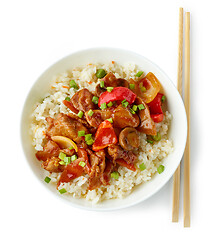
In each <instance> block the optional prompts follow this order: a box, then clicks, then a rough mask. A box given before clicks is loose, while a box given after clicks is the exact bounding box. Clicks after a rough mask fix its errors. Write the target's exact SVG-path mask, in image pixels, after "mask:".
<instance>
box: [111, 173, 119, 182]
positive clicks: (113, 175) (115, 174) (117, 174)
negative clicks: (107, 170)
mask: <svg viewBox="0 0 219 240" xmlns="http://www.w3.org/2000/svg"><path fill="white" fill-rule="evenodd" d="M110 176H111V178H114V179H116V180H117V179H119V173H118V172H112V173H111V174H110Z"/></svg>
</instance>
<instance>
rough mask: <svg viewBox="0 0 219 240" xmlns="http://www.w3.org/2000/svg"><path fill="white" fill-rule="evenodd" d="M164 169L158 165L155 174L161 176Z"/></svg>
mask: <svg viewBox="0 0 219 240" xmlns="http://www.w3.org/2000/svg"><path fill="white" fill-rule="evenodd" d="M164 169H165V167H164V166H163V165H160V166H159V167H158V168H157V172H158V173H159V174H161V173H162V172H163V171H164Z"/></svg>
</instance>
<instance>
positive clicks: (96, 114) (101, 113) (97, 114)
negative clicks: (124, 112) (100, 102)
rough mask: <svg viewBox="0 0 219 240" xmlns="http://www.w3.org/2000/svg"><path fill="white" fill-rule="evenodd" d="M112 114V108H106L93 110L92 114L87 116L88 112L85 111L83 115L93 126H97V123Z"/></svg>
mask: <svg viewBox="0 0 219 240" xmlns="http://www.w3.org/2000/svg"><path fill="white" fill-rule="evenodd" d="M112 114H113V108H107V109H104V110H93V115H92V116H89V115H88V112H85V117H86V120H87V122H88V123H89V124H90V125H91V126H92V127H95V128H98V127H99V125H100V124H101V123H102V122H103V121H104V120H106V119H108V118H111V116H112Z"/></svg>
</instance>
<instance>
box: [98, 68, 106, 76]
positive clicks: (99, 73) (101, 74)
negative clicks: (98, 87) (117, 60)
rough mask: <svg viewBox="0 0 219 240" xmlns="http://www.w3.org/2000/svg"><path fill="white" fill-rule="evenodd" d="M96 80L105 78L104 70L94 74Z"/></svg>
mask: <svg viewBox="0 0 219 240" xmlns="http://www.w3.org/2000/svg"><path fill="white" fill-rule="evenodd" d="M96 76H97V78H103V77H105V76H106V71H105V70H104V69H98V70H97V72H96Z"/></svg>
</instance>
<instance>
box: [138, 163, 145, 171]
mask: <svg viewBox="0 0 219 240" xmlns="http://www.w3.org/2000/svg"><path fill="white" fill-rule="evenodd" d="M139 169H140V170H141V171H144V170H145V169H146V166H145V164H144V163H142V164H140V165H139Z"/></svg>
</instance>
